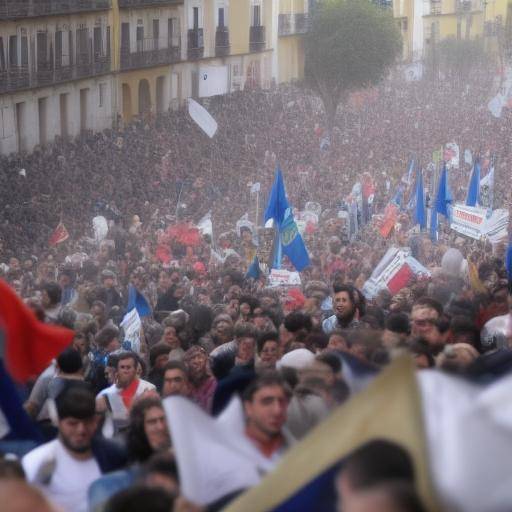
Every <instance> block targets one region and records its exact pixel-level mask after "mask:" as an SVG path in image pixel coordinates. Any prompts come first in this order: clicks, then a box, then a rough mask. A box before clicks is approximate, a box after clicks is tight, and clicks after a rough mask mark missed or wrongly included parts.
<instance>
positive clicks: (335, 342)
mask: <svg viewBox="0 0 512 512" xmlns="http://www.w3.org/2000/svg"><path fill="white" fill-rule="evenodd" d="M327 350H348V346H347V342H346V341H345V338H344V337H343V336H340V335H339V334H331V336H329V341H328V343H327Z"/></svg>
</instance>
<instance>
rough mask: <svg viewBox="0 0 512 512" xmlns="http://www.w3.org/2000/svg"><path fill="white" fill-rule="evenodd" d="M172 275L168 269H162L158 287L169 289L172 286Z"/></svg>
mask: <svg viewBox="0 0 512 512" xmlns="http://www.w3.org/2000/svg"><path fill="white" fill-rule="evenodd" d="M172 284H173V283H172V280H171V275H170V273H169V272H168V271H167V270H162V271H160V273H159V275H158V287H159V288H160V289H161V290H164V291H167V290H168V289H169V288H170V287H171V286H172Z"/></svg>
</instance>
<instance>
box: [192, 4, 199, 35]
mask: <svg viewBox="0 0 512 512" xmlns="http://www.w3.org/2000/svg"><path fill="white" fill-rule="evenodd" d="M193 20H194V30H197V29H198V28H199V7H194V8H193Z"/></svg>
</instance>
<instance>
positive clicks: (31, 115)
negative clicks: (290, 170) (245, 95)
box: [0, 0, 311, 154]
mask: <svg viewBox="0 0 512 512" xmlns="http://www.w3.org/2000/svg"><path fill="white" fill-rule="evenodd" d="M310 1H311V0H0V153H2V154H9V153H11V152H16V151H30V150H32V149H33V148H34V147H36V146H37V145H44V144H46V143H49V142H51V141H52V140H54V139H55V137H75V136H77V135H79V134H80V133H82V132H84V131H88V130H92V131H99V130H103V129H105V128H109V127H112V126H117V125H118V124H119V123H128V122H130V121H131V120H132V119H133V118H134V116H140V115H155V114H157V113H159V112H165V111H167V110H169V109H173V108H177V107H178V106H179V105H181V104H183V102H184V101H185V100H186V99H187V98H189V97H194V98H202V97H207V96H212V95H216V94H224V93H228V92H233V91H237V90H241V89H245V88H253V87H262V88H268V87H270V86H271V85H272V84H275V83H278V82H283V81H287V80H291V79H296V78H301V77H302V75H303V61H304V57H303V55H304V52H303V47H302V41H301V37H302V35H303V33H304V31H305V19H306V15H307V6H308V4H309V2H310ZM281 15H283V16H281Z"/></svg>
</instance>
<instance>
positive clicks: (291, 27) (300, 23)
mask: <svg viewBox="0 0 512 512" xmlns="http://www.w3.org/2000/svg"><path fill="white" fill-rule="evenodd" d="M278 30H279V37H283V36H292V35H295V34H305V33H306V32H307V31H308V30H309V15H308V13H306V12H301V13H296V14H280V15H279V29H278Z"/></svg>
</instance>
